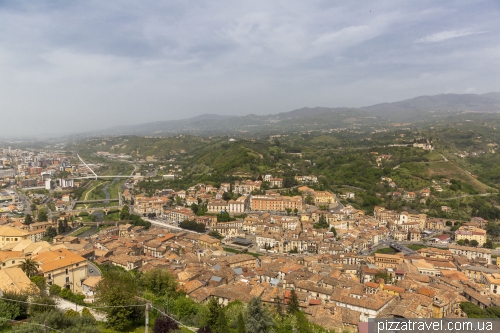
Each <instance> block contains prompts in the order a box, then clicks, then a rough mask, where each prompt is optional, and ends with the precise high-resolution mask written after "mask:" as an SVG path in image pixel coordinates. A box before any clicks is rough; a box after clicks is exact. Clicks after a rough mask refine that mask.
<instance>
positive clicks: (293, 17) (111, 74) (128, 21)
mask: <svg viewBox="0 0 500 333" xmlns="http://www.w3.org/2000/svg"><path fill="white" fill-rule="evenodd" d="M499 12H500V8H499V5H498V4H497V2H495V1H480V2H474V3H473V4H472V3H470V2H468V1H443V2H435V1H419V2H409V3H401V2H399V1H393V0H383V1H377V2H373V1H363V2H356V3H352V4H351V3H349V2H345V3H341V5H339V4H336V3H333V4H332V3H331V2H329V1H321V0H318V1H312V2H303V1H273V2H270V1H238V2H234V1H199V2H195V3H186V2H182V1H170V2H161V1H144V2H136V1H119V2H118V1H104V2H103V1H77V2H68V1H61V2H49V1H37V2H31V1H25V2H12V3H8V4H7V3H0V110H2V116H3V121H4V122H6V123H8V124H9V126H7V127H6V128H5V129H2V131H1V133H0V135H1V136H5V135H16V134H30V133H35V134H38V133H62V132H75V131H85V130H90V129H94V128H105V127H109V126H113V125H124V124H133V123H140V122H147V121H154V120H168V119H179V118H185V117H190V116H195V115H198V114H201V113H218V114H247V113H257V114H265V113H277V112H283V111H289V110H292V109H295V108H299V107H303V106H317V105H320V106H363V105H370V104H375V103H379V102H385V101H395V100H400V99H404V98H411V97H415V96H417V95H422V94H437V93H442V92H455V93H463V92H470V91H474V92H477V93H483V92H488V91H492V90H498V80H497V78H498V77H499V75H500V66H499V65H500V60H499V59H500V49H499V45H500V34H498V33H497V30H498V23H497V20H498V14H499ZM484 32H490V33H484ZM466 36H467V38H465V37H466ZM459 37H463V38H459ZM444 41H447V42H444ZM440 42H441V43H440ZM465 43H466V44H465Z"/></svg>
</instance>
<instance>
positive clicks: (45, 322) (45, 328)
mask: <svg viewBox="0 0 500 333" xmlns="http://www.w3.org/2000/svg"><path fill="white" fill-rule="evenodd" d="M43 331H44V332H45V333H48V332H49V331H48V330H47V321H46V320H44V321H43Z"/></svg>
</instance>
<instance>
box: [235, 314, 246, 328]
mask: <svg viewBox="0 0 500 333" xmlns="http://www.w3.org/2000/svg"><path fill="white" fill-rule="evenodd" d="M236 332H237V333H246V332H247V331H246V327H245V319H243V313H241V312H240V314H239V315H238V319H237V320H236Z"/></svg>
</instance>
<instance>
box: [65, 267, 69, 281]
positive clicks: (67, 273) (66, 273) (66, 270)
mask: <svg viewBox="0 0 500 333" xmlns="http://www.w3.org/2000/svg"><path fill="white" fill-rule="evenodd" d="M66 274H68V269H67V268H66ZM66 279H69V278H66Z"/></svg>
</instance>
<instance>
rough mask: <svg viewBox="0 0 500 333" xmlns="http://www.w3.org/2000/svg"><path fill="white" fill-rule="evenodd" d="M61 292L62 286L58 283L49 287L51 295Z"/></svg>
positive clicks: (57, 294)
mask: <svg viewBox="0 0 500 333" xmlns="http://www.w3.org/2000/svg"><path fill="white" fill-rule="evenodd" d="M60 293H61V287H59V286H58V285H57V284H52V285H51V286H50V287H49V294H50V295H51V296H59V294H60Z"/></svg>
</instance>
